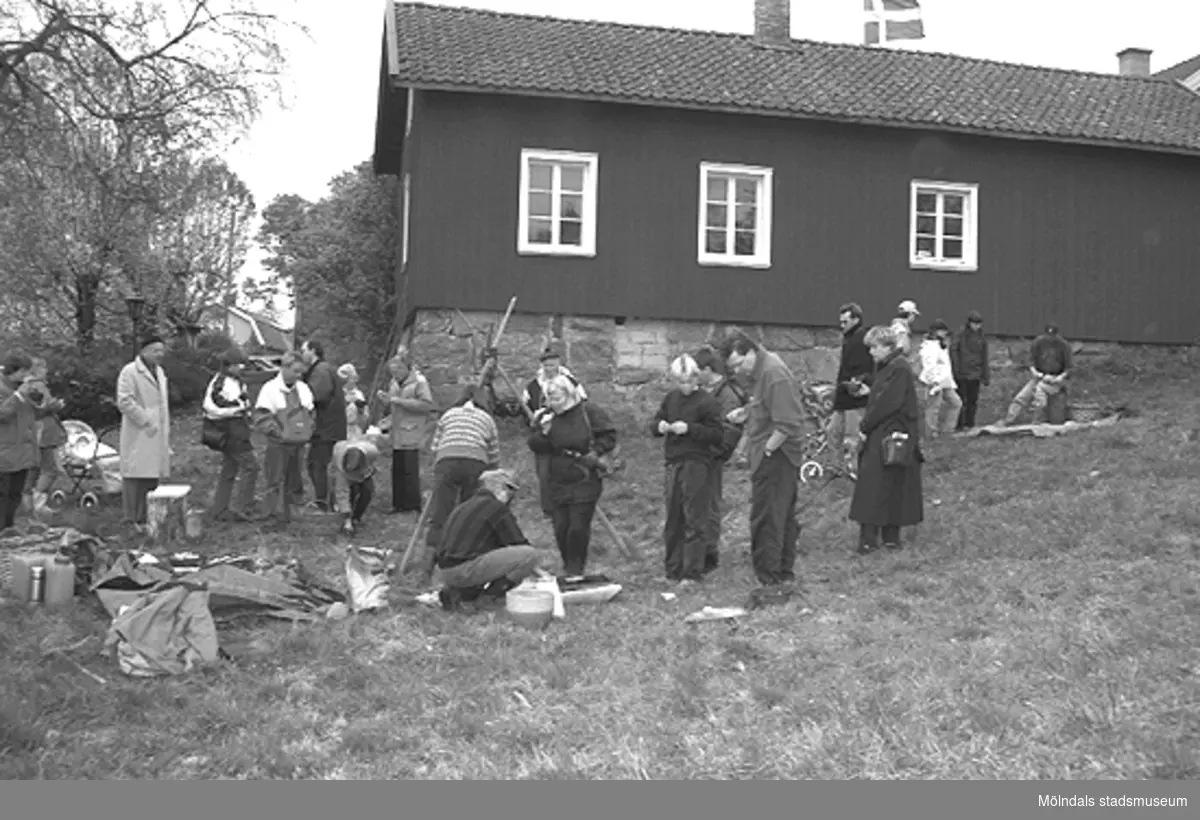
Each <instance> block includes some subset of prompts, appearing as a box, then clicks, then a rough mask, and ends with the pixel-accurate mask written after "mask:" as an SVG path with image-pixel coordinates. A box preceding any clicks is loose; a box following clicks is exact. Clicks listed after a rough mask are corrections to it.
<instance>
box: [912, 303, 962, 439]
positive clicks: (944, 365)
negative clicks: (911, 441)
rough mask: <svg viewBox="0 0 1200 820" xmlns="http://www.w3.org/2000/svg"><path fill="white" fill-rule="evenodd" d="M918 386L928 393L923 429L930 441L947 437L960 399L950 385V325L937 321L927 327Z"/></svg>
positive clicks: (955, 422)
mask: <svg viewBox="0 0 1200 820" xmlns="http://www.w3.org/2000/svg"><path fill="white" fill-rule="evenodd" d="M920 353H921V375H920V377H919V378H920V380H921V383H922V384H924V385H925V386H926V387H927V388H928V390H929V400H928V402H927V403H926V405H925V429H926V430H927V431H928V434H929V437H930V438H937V437H938V436H939V435H949V434H950V433H953V432H954V426H955V424H957V423H958V411H959V410H961V409H962V399H960V398H959V396H958V385H957V384H955V382H954V369H953V367H952V366H951V364H950V326H949V325H947V324H946V323H945V322H944V321H942V320H941V319H936V320H934V321H933V322H931V323H930V325H929V332H928V334H927V335H926V336H925V341H923V342H922V343H921V351H920Z"/></svg>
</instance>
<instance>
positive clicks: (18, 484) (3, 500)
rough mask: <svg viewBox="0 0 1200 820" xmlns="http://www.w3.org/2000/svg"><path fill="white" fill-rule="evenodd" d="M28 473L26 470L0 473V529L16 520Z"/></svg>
mask: <svg viewBox="0 0 1200 820" xmlns="http://www.w3.org/2000/svg"><path fill="white" fill-rule="evenodd" d="M28 473H29V471H28V470H17V471H16V472H14V473H0V530H4V529H8V528H9V527H11V526H12V525H13V522H15V521H16V520H17V510H18V509H20V507H21V496H22V495H24V494H25V480H26V477H27V476H28Z"/></svg>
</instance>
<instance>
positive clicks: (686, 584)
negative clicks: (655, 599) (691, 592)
mask: <svg viewBox="0 0 1200 820" xmlns="http://www.w3.org/2000/svg"><path fill="white" fill-rule="evenodd" d="M698 585H699V582H697V581H694V580H693V579H691V578H684V579H682V580H681V581H680V582H679V583H677V584H676V585H675V588H676V589H678V590H687V589H692V588H694V587H696V586H698Z"/></svg>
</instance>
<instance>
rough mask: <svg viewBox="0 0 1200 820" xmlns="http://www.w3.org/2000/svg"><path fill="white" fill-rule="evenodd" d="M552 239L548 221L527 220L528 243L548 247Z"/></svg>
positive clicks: (552, 234)
mask: <svg viewBox="0 0 1200 820" xmlns="http://www.w3.org/2000/svg"><path fill="white" fill-rule="evenodd" d="M553 237H554V231H553V230H552V228H551V222H550V220H549V219H531V220H529V241H530V242H531V243H533V244H535V245H549V244H550V242H551V240H552V239H553Z"/></svg>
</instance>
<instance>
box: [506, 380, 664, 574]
mask: <svg viewBox="0 0 1200 820" xmlns="http://www.w3.org/2000/svg"><path fill="white" fill-rule="evenodd" d="M496 372H497V373H499V374H500V378H502V379H504V382H505V384H507V385H508V389H509V390H511V391H513V393H515V394H516V396H517V402H518V403H519V404H520V405H521V409H522V410H524V411H525V416H526V417H527V418H528V419H529V423H530V424H532V423H533V411H532V410H530V409H529V405H527V404H526V403H525V402H524V401H522V400H521V391H520V390H519V389H518V388H517V385H516V384H514V383H513V380H512V379H511V378H509V375H508V373H506V372H505V370H504V368H503V367H500V365H498V364H497V365H496ZM596 515H597V517H599V519H600V525H601V526H602V527H604V529H605V530H606V531H607V532H608V537H609V538H611V539H612V540H613V541H614V542H616V545H617V548H618V549H620V550H621V551H622V552H623V553H625V556H626V557H627V558H632V559H633V560H635V561H640V560H642V551H641V549H639V548H638V547H636V546H634V544H633V542H632V541H627V540H626V539H625V538H624V537H623V536H622V535H621V533H620V532H618V531H617V528H616V527H615V526H613V522H612V521H610V520H609V518H608V516H607V515H605V514H604V510H602V509H600V506H599V505H596Z"/></svg>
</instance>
